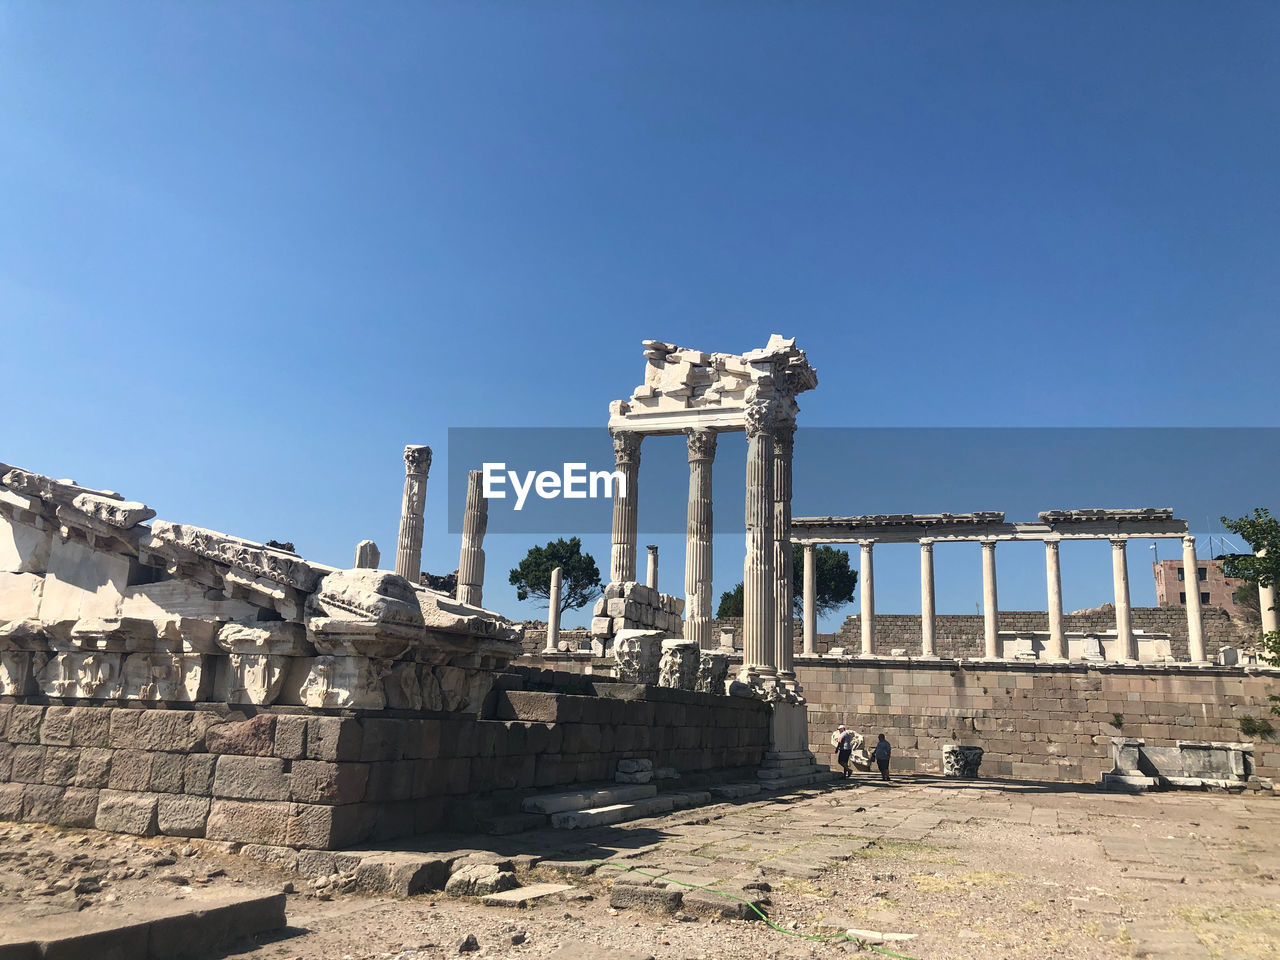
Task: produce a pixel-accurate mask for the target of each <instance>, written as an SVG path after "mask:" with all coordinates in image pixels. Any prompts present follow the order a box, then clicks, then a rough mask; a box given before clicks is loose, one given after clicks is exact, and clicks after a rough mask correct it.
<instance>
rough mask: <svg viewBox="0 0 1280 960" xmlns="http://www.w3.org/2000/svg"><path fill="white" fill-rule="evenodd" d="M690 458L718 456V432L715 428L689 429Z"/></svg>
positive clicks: (700, 458) (709, 458)
mask: <svg viewBox="0 0 1280 960" xmlns="http://www.w3.org/2000/svg"><path fill="white" fill-rule="evenodd" d="M686 437H687V441H688V444H689V460H690V462H692V461H694V460H714V459H715V457H716V432H715V431H714V430H688V431H686Z"/></svg>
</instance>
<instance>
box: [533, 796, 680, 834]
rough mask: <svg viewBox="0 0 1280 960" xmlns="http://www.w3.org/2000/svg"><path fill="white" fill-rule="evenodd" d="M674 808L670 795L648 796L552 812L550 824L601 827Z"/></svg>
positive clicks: (565, 826)
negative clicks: (586, 807) (624, 801)
mask: <svg viewBox="0 0 1280 960" xmlns="http://www.w3.org/2000/svg"><path fill="white" fill-rule="evenodd" d="M675 808H676V803H675V800H673V799H672V798H671V797H649V798H648V799H644V800H637V801H635V802H634V803H614V804H610V805H608V806H604V807H592V808H588V809H586V810H564V811H561V812H560V813H553V814H552V815H551V826H553V827H555V828H556V829H558V830H583V829H586V828H587V827H602V826H605V825H607V824H610V823H626V822H627V821H628V820H643V819H644V818H645V817H657V816H661V815H662V814H664V813H670V812H671V811H672V810H674V809H675Z"/></svg>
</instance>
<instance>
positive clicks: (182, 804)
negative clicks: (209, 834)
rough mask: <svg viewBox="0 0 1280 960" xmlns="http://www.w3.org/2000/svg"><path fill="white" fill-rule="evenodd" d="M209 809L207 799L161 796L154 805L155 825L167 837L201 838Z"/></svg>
mask: <svg viewBox="0 0 1280 960" xmlns="http://www.w3.org/2000/svg"><path fill="white" fill-rule="evenodd" d="M209 807H210V800H209V798H208V797H191V796H177V795H172V796H171V795H166V796H162V797H160V799H159V801H158V802H157V804H156V825H157V827H158V828H159V830H160V832H161V833H163V834H164V835H165V836H167V837H203V836H204V833H205V823H206V822H207V821H208V819H209Z"/></svg>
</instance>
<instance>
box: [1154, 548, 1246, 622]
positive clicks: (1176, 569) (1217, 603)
mask: <svg viewBox="0 0 1280 960" xmlns="http://www.w3.org/2000/svg"><path fill="white" fill-rule="evenodd" d="M1151 566H1152V570H1153V572H1154V573H1155V577H1156V604H1157V605H1158V606H1161V607H1185V606H1186V605H1187V591H1188V590H1195V591H1197V592H1199V594H1200V603H1201V605H1202V606H1204V605H1208V606H1214V607H1222V608H1223V609H1224V610H1226V611H1227V612H1228V613H1230V614H1231V615H1232V616H1245V613H1246V611H1245V609H1244V608H1243V607H1240V606H1239V605H1237V604H1236V602H1235V600H1234V599H1232V598H1233V596H1234V595H1235V592H1236V591H1237V590H1239V589H1240V588H1241V587H1243V586H1244V581H1243V580H1241V579H1239V578H1238V577H1227V576H1224V575H1223V573H1222V561H1221V560H1207V559H1206V560H1197V561H1196V567H1195V569H1194V570H1188V569H1186V567H1185V566H1184V565H1183V563H1182V561H1181V560H1162V561H1160V562H1159V563H1153V564H1152V565H1151Z"/></svg>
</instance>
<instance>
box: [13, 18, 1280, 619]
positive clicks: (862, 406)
mask: <svg viewBox="0 0 1280 960" xmlns="http://www.w3.org/2000/svg"><path fill="white" fill-rule="evenodd" d="M1278 80H1280V8H1277V7H1276V6H1275V5H1273V4H1265V3H1223V4H1203V3H1172V2H1159V3H1137V2H1134V3H1126V4H1104V3H1085V4H1066V3H1035V4H1028V3H1022V2H1005V3H994V2H993V3H986V4H966V5H951V4H941V3H934V4H916V3H897V4H892V5H889V4H879V5H871V4H852V3H848V4H839V3H810V4H796V3H744V2H738V0H734V2H726V3H710V2H708V3H694V4H689V3H608V4H602V3H594V2H593V3H545V4H525V3H496V2H492V3H491V2H484V3H473V2H467V3H428V4H424V3H378V4H356V3H347V4H331V3H284V2H272V3H254V4H251V3H230V2H228V3H198V4H197V3H183V4H175V3H157V4H132V3H83V2H81V3H75V2H68V3H39V2H13V0H5V2H0V130H2V131H3V147H2V148H0V323H2V324H3V353H2V354H0V357H2V359H0V364H2V365H3V366H2V369H3V376H4V380H5V383H6V386H7V388H8V389H7V401H8V402H7V404H6V410H5V414H4V416H3V420H2V421H0V424H2V426H0V459H2V460H5V461H7V462H10V463H17V464H20V465H22V466H26V467H30V468H32V469H35V470H38V471H40V472H45V473H51V474H54V475H56V476H71V477H74V478H76V479H77V480H79V481H80V482H82V483H86V484H89V485H93V486H104V487H110V488H113V489H117V490H120V491H121V492H122V493H124V494H125V495H127V496H129V497H131V498H135V499H141V500H144V501H146V502H148V503H149V504H151V505H152V506H153V507H155V508H156V509H157V510H158V511H160V514H161V516H162V517H165V518H167V519H173V520H180V521H185V522H191V523H197V524H201V525H205V526H209V527H213V528H215V529H220V530H225V531H228V532H231V533H236V534H239V535H242V536H248V537H252V538H255V539H267V538H271V537H274V538H277V539H289V540H293V541H294V542H296V543H297V545H298V547H299V549H300V550H301V551H302V552H303V553H304V554H305V555H307V556H309V557H312V558H314V559H318V560H322V561H326V562H331V563H336V564H343V565H345V564H347V563H350V556H351V552H352V548H353V546H354V544H355V543H356V541H358V540H360V539H362V538H364V537H370V538H373V539H375V540H377V541H378V543H379V544H380V545H381V546H382V549H383V555H384V558H387V557H390V556H391V555H392V554H393V552H394V541H395V531H396V523H397V515H398V511H399V496H400V484H401V476H402V470H401V465H400V460H399V457H400V449H401V447H402V446H403V445H404V444H405V443H407V442H420V443H428V444H431V445H433V446H434V447H435V448H436V449H437V456H438V457H441V458H443V455H444V452H445V444H446V437H447V429H448V428H449V427H450V426H521V425H529V426H533V425H537V426H556V425H573V426H591V425H597V424H598V425H601V426H603V423H604V419H605V416H606V407H607V403H608V401H609V400H611V399H614V398H616V397H622V396H625V395H626V394H627V393H629V391H630V388H631V387H633V386H634V385H635V384H636V383H637V382H638V380H639V378H640V376H641V373H642V360H641V357H640V347H639V341H640V340H641V339H644V338H650V337H652V338H659V339H664V340H670V341H675V342H678V343H681V344H687V345H690V346H695V347H699V348H702V349H707V350H724V351H734V352H737V351H742V350H746V349H750V348H752V347H755V346H759V345H762V344H763V343H764V341H765V340H766V339H767V337H768V335H769V334H770V333H772V332H779V333H783V334H785V335H787V336H796V337H798V338H799V341H800V344H801V345H802V346H803V347H805V348H806V349H807V350H808V352H809V356H810V359H811V361H812V362H813V364H814V365H815V366H816V367H817V368H818V370H819V374H820V377H821V385H820V387H819V389H818V390H816V391H814V392H813V393H811V394H808V395H806V396H805V397H803V398H802V406H803V408H804V410H803V413H802V421H801V422H802V428H803V426H804V425H820V426H896V425H919V426H990V425H1009V426H1013V425H1016V426H1045V425H1089V426H1106V425H1136V426H1151V425H1164V426H1197V425H1223V424H1230V425H1242V426H1255V425H1273V424H1275V423H1276V410H1277V399H1278V393H1280V390H1278V388H1277V381H1276V376H1275V357H1276V355H1277V347H1278V346H1280V324H1277V317H1276V305H1277V303H1278V302H1280V263H1278V262H1277V261H1278V259H1280V229H1278V228H1280V179H1278V178H1277V177H1276V174H1275V170H1276V162H1277V157H1280V122H1278V121H1280V117H1278V116H1277V114H1278V113H1280V106H1278V105H1280V96H1278V94H1280V89H1278V87H1280V84H1278V82H1277V81H1278ZM442 467H443V463H438V464H437V470H439V473H438V474H437V476H439V477H440V478H443V476H444V472H443V469H442ZM725 469H737V464H736V463H735V464H733V465H732V467H726V468H725ZM867 469H874V465H868V466H867ZM1064 470H1080V471H1082V475H1083V472H1084V471H1091V470H1096V468H1094V467H1092V466H1091V465H1087V464H1083V463H1081V462H1079V460H1078V458H1071V461H1070V463H1068V464H1065V465H1064ZM433 472H435V471H433ZM832 482H836V478H833V479H832ZM1208 482H1212V481H1208ZM443 488H444V482H443V479H441V480H440V481H439V482H437V483H435V484H433V486H432V488H431V492H430V497H429V502H428V521H427V524H428V535H427V543H426V549H425V556H424V565H425V566H426V567H427V568H428V569H432V570H437V571H447V570H451V569H453V567H454V566H455V565H456V563H457V540H456V537H453V536H450V535H448V534H447V532H446V530H447V518H446V517H445V516H444V504H445V491H444V489H443ZM1124 505H1127V504H1124ZM1271 505H1272V506H1273V507H1275V506H1280V504H1278V503H1274V502H1273V503H1272V504H1271ZM718 506H719V508H720V515H721V516H725V517H732V518H733V520H734V522H737V523H740V519H739V515H740V506H739V505H738V504H735V503H721V504H719V505H718ZM1045 506H1046V507H1056V506H1060V504H1046V505H1045ZM974 507H975V508H976V509H992V508H994V509H999V508H1000V505H999V504H989V503H983V504H975V505H974ZM919 509H921V510H922V511H923V510H925V509H927V505H924V504H922V505H920V508H919ZM804 510H805V505H804V504H803V503H801V502H797V504H796V511H797V513H803V512H804ZM847 512H850V513H857V512H861V511H860V510H859V504H857V503H850V504H849V505H848V510H847ZM658 542H659V543H660V544H661V545H662V546H663V550H664V564H663V579H662V584H661V586H662V587H663V589H664V590H668V591H671V592H681V583H682V573H681V563H680V561H679V558H680V556H681V554H682V549H681V547H680V544H679V540H678V538H675V537H667V538H661V539H659V540H658ZM528 545H529V544H528V542H527V538H520V537H516V536H514V535H512V536H507V537H492V538H490V542H489V543H488V547H489V578H488V584H487V595H486V599H487V601H488V603H489V605H491V606H494V607H496V608H497V609H499V610H502V611H504V612H507V613H510V614H513V615H521V614H525V615H531V614H533V613H534V612H535V611H534V609H533V608H532V607H530V606H524V607H522V606H521V605H519V604H516V603H515V601H514V595H513V593H512V591H511V588H509V587H508V586H506V582H505V581H506V576H505V573H506V570H507V569H508V568H509V567H510V566H512V565H513V563H514V562H515V560H516V559H518V557H519V556H520V555H522V554H523V552H524V550H525V549H526V548H527V547H528ZM588 545H589V547H590V548H591V549H592V551H593V552H594V553H595V555H596V556H597V558H599V559H600V561H601V563H602V565H603V564H606V563H607V538H600V537H597V538H590V539H589V540H588ZM717 549H718V557H717V564H716V590H717V592H719V591H720V590H724V589H728V588H730V587H731V586H732V585H733V584H734V583H735V582H737V580H738V579H740V578H741V566H740V564H741V541H740V540H739V539H738V538H737V537H736V536H735V537H728V536H726V537H722V538H720V539H719V541H718V543H717ZM957 549H959V548H957ZM1082 549H1083V548H1082ZM1139 552H1144V553H1145V552H1146V551H1145V550H1142V551H1139V550H1138V549H1137V548H1135V549H1134V550H1133V551H1131V553H1132V554H1133V556H1131V563H1133V564H1135V566H1137V565H1140V564H1141V563H1142V561H1143V560H1145V558H1144V557H1139V556H1138V555H1137V554H1138V553H1139ZM1010 556H1011V557H1016V556H1018V554H1016V553H1011V554H1010ZM1072 562H1073V563H1074V561H1072ZM913 563H914V558H908V559H907V560H906V561H904V563H903V565H902V576H901V577H898V576H897V575H896V574H895V573H894V572H893V570H894V567H893V565H892V564H888V565H887V566H886V568H885V569H883V570H879V571H878V573H879V574H880V575H879V576H878V578H877V579H878V596H879V599H880V607H881V608H882V609H886V610H895V609H897V610H903V611H910V610H912V609H915V608H916V607H915V605H916V604H917V603H918V586H917V584H916V582H915V580H914V577H915V569H914V568H913ZM952 563H954V564H955V566H954V567H953V566H948V564H952ZM1067 563H1068V558H1067V557H1066V556H1064V564H1067ZM1019 566H1020V562H1019V561H1017V560H1016V559H1015V560H1011V561H1010V562H1008V563H1003V562H1002V567H1001V576H1002V579H1001V602H1002V605H1003V606H1005V607H1009V608H1012V607H1043V603H1044V601H1043V590H1044V588H1043V568H1042V566H1041V565H1040V563H1039V561H1038V560H1028V563H1027V567H1026V571H1024V572H1025V575H1022V574H1020V573H1019ZM1094 568H1096V569H1094ZM1073 569H1074V567H1073V566H1067V568H1066V570H1065V571H1064V573H1065V574H1066V575H1067V577H1068V583H1067V596H1066V602H1067V604H1068V606H1069V607H1070V606H1085V605H1092V604H1096V603H1100V602H1103V601H1104V600H1107V599H1108V598H1109V589H1110V570H1109V563H1108V561H1107V556H1106V550H1105V547H1102V548H1101V549H1100V551H1099V553H1098V557H1097V558H1090V555H1089V554H1088V553H1087V552H1086V553H1084V554H1081V561H1080V569H1079V571H1078V575H1074V576H1073V572H1072V571H1073ZM939 577H940V585H939V591H940V592H939V608H940V609H941V610H948V611H955V612H965V611H968V610H971V609H972V602H973V600H974V599H976V595H977V593H978V592H979V591H978V583H979V580H978V577H979V571H978V562H977V548H976V547H975V548H974V556H973V557H972V558H962V557H959V556H957V557H956V559H954V560H947V561H944V560H943V559H942V556H941V553H940V554H939ZM891 581H893V582H891ZM1140 584H1141V589H1140V588H1139V585H1140ZM1142 590H1146V591H1147V592H1148V593H1149V594H1150V596H1146V595H1144V593H1143V592H1142ZM1153 598H1154V591H1153V590H1151V588H1150V586H1149V583H1148V582H1147V581H1146V579H1145V578H1144V577H1142V576H1136V577H1135V601H1136V602H1140V603H1141V602H1151V600H1152V599H1153Z"/></svg>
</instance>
